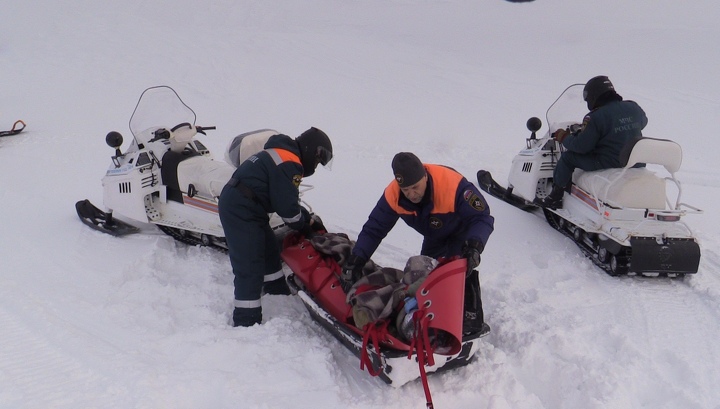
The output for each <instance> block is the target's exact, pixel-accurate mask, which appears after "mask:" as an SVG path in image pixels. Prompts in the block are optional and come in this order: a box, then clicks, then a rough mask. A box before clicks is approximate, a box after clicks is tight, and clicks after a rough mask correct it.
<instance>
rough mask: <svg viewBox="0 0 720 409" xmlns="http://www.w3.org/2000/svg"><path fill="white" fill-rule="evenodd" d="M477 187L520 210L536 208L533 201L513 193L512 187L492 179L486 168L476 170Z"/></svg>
mask: <svg viewBox="0 0 720 409" xmlns="http://www.w3.org/2000/svg"><path fill="white" fill-rule="evenodd" d="M477 181H478V187H479V188H480V189H481V190H483V191H485V192H487V193H488V194H490V196H492V197H495V198H497V199H500V200H502V201H503V202H505V203H509V204H511V205H513V206H515V207H517V208H518V209H520V210H524V211H526V212H530V211H533V210H535V209H537V208H538V206H537V205H536V204H534V203H533V202H530V201H527V200H525V199H523V198H522V197H520V196H518V195H515V194H513V189H512V188H504V187H502V186H500V184H499V183H497V182H496V181H495V179H493V177H492V175H491V174H490V172H488V171H486V170H482V169H481V170H479V171H478V172H477Z"/></svg>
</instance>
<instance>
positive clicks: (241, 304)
mask: <svg viewBox="0 0 720 409" xmlns="http://www.w3.org/2000/svg"><path fill="white" fill-rule="evenodd" d="M259 307H262V304H261V303H260V299H257V300H235V308H259Z"/></svg>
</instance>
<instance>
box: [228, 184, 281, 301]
mask: <svg viewBox="0 0 720 409" xmlns="http://www.w3.org/2000/svg"><path fill="white" fill-rule="evenodd" d="M218 207H219V209H218V210H219V215H220V222H221V223H222V226H223V230H224V232H225V240H226V241H227V246H228V253H229V256H230V264H231V265H232V269H233V274H234V275H235V280H234V284H235V306H236V307H240V308H253V309H254V308H260V297H261V295H262V289H263V282H264V281H265V276H266V275H267V276H274V275H275V274H277V273H278V272H279V271H280V270H281V268H282V265H281V260H280V248H279V245H278V243H277V240H276V238H275V234H274V233H273V231H272V229H271V228H270V224H269V221H270V219H269V217H268V215H267V213H265V210H264V209H263V208H262V206H260V205H259V204H257V203H255V202H254V201H253V200H251V199H249V198H247V197H246V196H245V195H244V194H243V193H242V192H240V190H238V189H237V188H234V187H231V186H225V188H224V189H223V191H222V193H221V195H220V201H219V204H218ZM280 274H282V273H280ZM273 278H274V277H273Z"/></svg>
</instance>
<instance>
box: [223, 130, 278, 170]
mask: <svg viewBox="0 0 720 409" xmlns="http://www.w3.org/2000/svg"><path fill="white" fill-rule="evenodd" d="M279 133H280V132H278V131H275V130H272V129H259V130H257V131H252V132H246V133H244V134H241V135H238V136H236V137H235V138H233V140H232V141H230V143H229V144H228V147H227V149H226V150H225V162H227V163H229V164H230V165H232V166H234V167H236V168H237V167H238V166H240V164H241V163H243V162H245V160H246V159H247V158H249V157H250V156H252V155H254V154H256V153H258V152H260V151H261V150H263V149H265V144H266V143H267V141H268V139H270V137H271V136H273V135H277V134H279Z"/></svg>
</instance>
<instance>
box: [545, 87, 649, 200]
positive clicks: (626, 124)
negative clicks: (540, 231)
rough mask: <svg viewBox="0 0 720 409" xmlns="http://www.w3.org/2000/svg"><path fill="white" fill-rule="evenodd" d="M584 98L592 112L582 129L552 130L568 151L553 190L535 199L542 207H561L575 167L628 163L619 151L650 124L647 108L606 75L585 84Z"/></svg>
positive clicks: (588, 169) (590, 168)
mask: <svg viewBox="0 0 720 409" xmlns="http://www.w3.org/2000/svg"><path fill="white" fill-rule="evenodd" d="M583 99H585V101H586V102H587V107H588V109H589V110H590V113H588V114H587V115H585V118H583V122H582V126H581V127H580V130H579V131H578V132H574V133H571V132H570V131H567V130H565V129H558V130H557V131H555V132H554V133H553V138H555V140H557V141H558V142H560V143H562V145H563V146H564V147H565V149H566V150H565V152H563V153H562V155H561V156H560V159H559V160H558V162H557V165H556V166H555V171H554V173H553V188H552V191H551V192H550V194H549V195H547V196H546V197H545V198H544V199H540V198H535V203H536V204H538V205H540V206H542V207H548V208H551V209H558V208H562V201H563V195H564V192H565V190H566V189H567V188H569V187H570V184H571V183H570V182H571V180H572V174H573V171H574V170H575V169H576V168H580V169H582V170H586V171H593V170H601V169H608V168H621V167H623V166H625V164H624V163H622V162H621V159H620V156H621V155H620V152H621V151H622V150H623V148H624V147H625V145H626V144H627V143H628V142H630V141H633V140H635V139H637V138H639V137H641V136H642V129H643V128H645V125H647V122H648V120H647V116H645V111H643V110H642V108H640V106H639V105H638V104H637V103H636V102H634V101H624V100H623V98H622V97H621V96H620V95H618V94H617V93H616V92H615V87H613V84H612V83H611V82H610V80H609V79H608V77H606V76H604V75H600V76H597V77H593V78H591V79H590V80H589V81H588V82H587V84H585V88H584V89H583ZM640 166H644V165H640Z"/></svg>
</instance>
